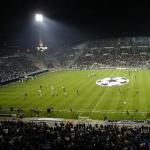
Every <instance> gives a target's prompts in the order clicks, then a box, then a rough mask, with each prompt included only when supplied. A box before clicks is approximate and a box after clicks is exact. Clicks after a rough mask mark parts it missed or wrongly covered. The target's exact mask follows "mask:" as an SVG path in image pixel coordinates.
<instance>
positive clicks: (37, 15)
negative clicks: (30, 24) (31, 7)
mask: <svg viewBox="0 0 150 150" xmlns="http://www.w3.org/2000/svg"><path fill="white" fill-rule="evenodd" d="M35 20H36V21H37V22H43V15H42V14H35Z"/></svg>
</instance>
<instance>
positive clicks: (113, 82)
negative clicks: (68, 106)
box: [96, 77, 129, 87]
mask: <svg viewBox="0 0 150 150" xmlns="http://www.w3.org/2000/svg"><path fill="white" fill-rule="evenodd" d="M128 82H129V79H128V78H125V77H106V78H103V79H99V80H97V81H96V84H97V85H99V86H108V87H110V86H120V85H124V84H127V83H128Z"/></svg>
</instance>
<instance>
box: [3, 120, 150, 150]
mask: <svg viewBox="0 0 150 150" xmlns="http://www.w3.org/2000/svg"><path fill="white" fill-rule="evenodd" d="M0 149H1V150H16V149H17V150H50V149H52V150H81V149H82V150H99V149H101V150H148V149H150V127H148V126H137V127H132V126H125V125H124V126H117V125H98V124H95V125H91V124H83V123H82V124H72V123H70V122H68V123H66V124H64V123H60V124H58V123H55V126H49V125H48V124H46V123H34V122H22V121H1V122H0Z"/></svg>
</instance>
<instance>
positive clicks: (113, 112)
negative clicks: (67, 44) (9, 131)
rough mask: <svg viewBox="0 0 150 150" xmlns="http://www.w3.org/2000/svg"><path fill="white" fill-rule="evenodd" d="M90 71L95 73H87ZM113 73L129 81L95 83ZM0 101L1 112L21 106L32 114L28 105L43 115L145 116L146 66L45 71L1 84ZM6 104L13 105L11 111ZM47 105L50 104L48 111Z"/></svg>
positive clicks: (149, 95)
mask: <svg viewBox="0 0 150 150" xmlns="http://www.w3.org/2000/svg"><path fill="white" fill-rule="evenodd" d="M93 73H94V74H95V76H91V74H93ZM117 76H121V77H126V78H128V79H129V83H128V84H125V85H122V86H113V87H101V86H98V85H96V81H97V80H98V79H103V78H105V77H117ZM40 85H41V86H42V87H41V88H40ZM39 90H41V91H39ZM77 90H78V91H77ZM25 93H26V94H25ZM25 95H26V96H25ZM0 105H1V109H0V112H1V113H17V109H18V108H22V109H23V110H24V115H25V116H34V115H35V114H34V113H33V112H32V111H31V109H37V108H38V109H39V110H40V114H39V115H40V116H44V117H48V116H49V117H56V118H57V117H61V118H76V117H79V116H82V117H89V118H92V119H104V117H105V118H107V119H119V120H120V119H131V120H140V119H149V116H150V115H149V112H150V70H138V71H135V70H132V71H130V73H129V70H85V71H83V70H82V71H59V72H49V73H47V74H44V75H41V76H38V77H36V78H34V79H33V80H32V79H30V80H28V81H27V83H26V82H24V83H21V82H20V83H15V84H11V85H9V86H6V87H3V88H1V89H0ZM10 107H13V108H14V111H13V112H11V111H10ZM48 107H53V108H54V110H53V111H52V112H51V113H50V114H47V108H48Z"/></svg>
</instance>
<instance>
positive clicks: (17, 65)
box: [0, 56, 37, 83]
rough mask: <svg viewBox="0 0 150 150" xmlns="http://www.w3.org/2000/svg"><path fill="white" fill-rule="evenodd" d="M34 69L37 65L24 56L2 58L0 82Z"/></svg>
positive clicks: (0, 62)
mask: <svg viewBox="0 0 150 150" xmlns="http://www.w3.org/2000/svg"><path fill="white" fill-rule="evenodd" d="M36 70H37V67H35V66H34V65H33V62H31V61H29V60H28V59H27V58H26V57H25V56H21V57H20V56H19V57H5V58H2V59H0V83H2V82H7V81H10V80H15V79H17V78H20V77H24V75H25V74H27V73H30V72H34V71H36Z"/></svg>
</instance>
